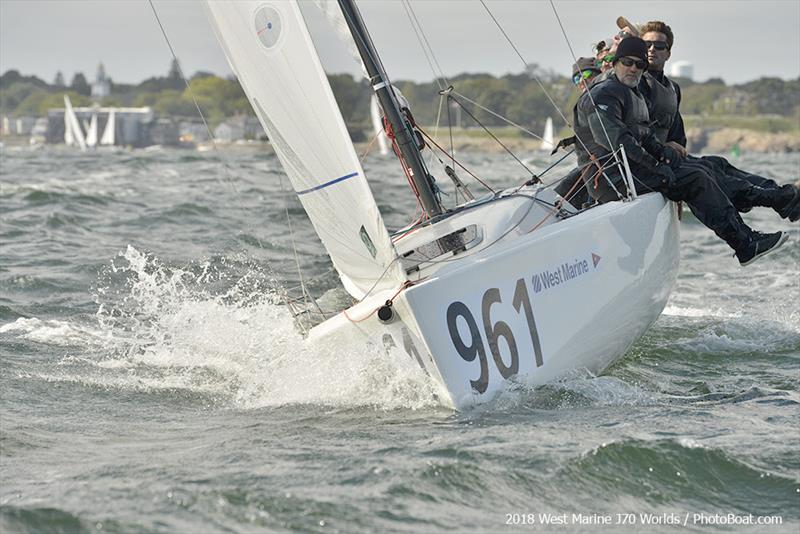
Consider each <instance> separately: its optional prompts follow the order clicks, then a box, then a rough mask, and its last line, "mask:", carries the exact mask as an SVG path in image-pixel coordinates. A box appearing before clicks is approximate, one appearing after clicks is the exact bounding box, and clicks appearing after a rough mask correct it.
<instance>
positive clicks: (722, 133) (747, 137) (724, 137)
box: [686, 128, 800, 153]
mask: <svg viewBox="0 0 800 534" xmlns="http://www.w3.org/2000/svg"><path fill="white" fill-rule="evenodd" d="M686 137H687V140H688V145H689V150H690V151H691V152H695V153H699V152H713V153H725V152H730V151H732V150H740V151H742V152H800V132H781V133H770V132H760V131H755V130H744V129H739V128H689V129H688V130H687V131H686Z"/></svg>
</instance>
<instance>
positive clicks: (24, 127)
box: [14, 117, 36, 135]
mask: <svg viewBox="0 0 800 534" xmlns="http://www.w3.org/2000/svg"><path fill="white" fill-rule="evenodd" d="M15 122H16V128H15V130H16V131H15V132H14V133H16V134H17V135H30V134H31V130H33V127H34V126H35V125H36V117H18V118H17V120H16V121H15Z"/></svg>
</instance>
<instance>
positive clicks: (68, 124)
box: [64, 95, 86, 151]
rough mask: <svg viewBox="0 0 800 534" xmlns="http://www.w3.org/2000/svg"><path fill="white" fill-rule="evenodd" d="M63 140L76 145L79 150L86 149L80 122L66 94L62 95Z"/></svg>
mask: <svg viewBox="0 0 800 534" xmlns="http://www.w3.org/2000/svg"><path fill="white" fill-rule="evenodd" d="M64 126H65V131H64V142H66V143H67V144H68V145H76V144H77V145H78V146H79V147H81V150H84V151H85V150H86V140H85V139H84V136H83V130H81V123H80V121H79V120H78V116H77V115H75V110H74V109H72V102H70V100H69V96H68V95H64Z"/></svg>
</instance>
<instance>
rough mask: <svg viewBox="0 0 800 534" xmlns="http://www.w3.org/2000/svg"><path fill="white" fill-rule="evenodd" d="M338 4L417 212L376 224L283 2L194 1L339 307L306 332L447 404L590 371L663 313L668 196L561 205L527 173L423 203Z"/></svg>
mask: <svg viewBox="0 0 800 534" xmlns="http://www.w3.org/2000/svg"><path fill="white" fill-rule="evenodd" d="M338 5H339V8H340V9H341V11H342V14H343V15H344V18H345V20H346V21H347V24H348V27H349V29H350V32H351V33H352V35H353V37H354V41H355V43H356V45H357V46H358V50H359V53H360V55H361V57H362V60H363V62H364V65H365V67H366V69H367V71H368V74H369V77H370V84H371V86H372V88H373V90H374V92H375V95H376V96H377V98H378V101H379V102H380V105H381V107H382V109H383V111H384V114H385V116H386V118H387V120H388V122H389V123H390V125H391V127H392V129H393V131H394V133H395V139H396V142H397V147H398V149H399V151H400V152H401V157H399V159H400V162H401V163H402V164H403V166H401V165H398V179H402V178H403V172H402V171H403V169H404V168H405V169H406V170H407V176H408V177H409V178H410V179H411V180H412V181H413V188H414V190H415V193H416V194H417V196H418V200H419V202H420V205H421V207H422V209H423V210H424V213H425V216H426V218H425V221H424V222H423V223H420V224H418V225H415V226H413V227H409V228H405V229H401V230H400V231H398V232H395V233H390V232H389V231H388V230H387V228H386V226H385V225H384V223H383V218H382V216H381V213H380V211H379V210H378V206H377V204H376V202H375V199H374V197H373V195H372V191H371V190H370V186H369V182H368V179H367V176H366V175H365V173H364V170H363V168H362V167H361V163H360V161H359V159H358V157H357V155H356V152H355V149H354V148H353V144H352V143H351V141H350V137H349V135H348V133H347V129H346V127H345V123H344V121H343V119H342V116H341V113H340V111H339V108H338V107H337V104H336V100H335V99H334V96H333V92H332V91H331V88H330V85H329V84H328V81H327V77H326V74H325V72H324V70H323V68H322V65H321V62H320V60H319V57H318V55H317V52H316V49H315V46H314V43H313V41H312V39H311V35H310V34H309V30H308V27H307V25H306V21H305V20H304V18H303V14H302V12H301V10H300V8H299V7H298V4H297V2H295V1H285V0H280V1H278V0H254V1H244V0H240V1H237V2H213V1H208V2H207V3H206V6H207V11H208V14H209V18H210V20H211V22H212V26H213V27H214V30H215V32H216V34H217V37H218V39H219V42H220V44H221V46H222V48H223V50H224V52H225V55H226V57H227V59H228V61H229V63H230V65H231V67H232V69H233V71H234V72H235V73H236V75H237V77H238V79H239V81H240V83H241V85H242V87H243V89H244V91H245V93H246V95H247V97H248V99H249V101H250V103H251V105H252V107H253V109H254V111H255V113H256V115H257V116H258V118H259V120H260V121H261V124H262V125H263V127H264V129H265V131H266V132H267V134H268V135H269V138H270V140H271V141H272V144H273V148H274V150H275V153H276V154H277V157H278V158H279V160H280V162H281V164H282V166H283V169H284V171H285V172H286V175H287V176H288V177H289V181H290V183H291V184H292V187H293V188H294V190H295V192H296V194H297V195H298V197H299V199H300V202H301V203H302V205H303V207H304V209H305V210H306V213H307V214H308V216H309V218H310V220H311V223H312V224H313V226H314V228H315V230H316V232H317V234H318V236H319V238H320V240H321V241H322V244H323V245H324V247H325V249H326V250H327V252H328V255H329V256H330V258H331V261H332V263H333V266H334V268H335V269H336V271H337V273H338V275H339V277H340V279H341V281H342V284H343V286H344V288H345V289H346V290H347V291H348V292H349V293H350V295H352V296H353V297H354V298H355V299H357V301H358V302H357V303H356V304H355V305H353V306H352V307H350V308H348V309H346V310H343V311H342V312H340V313H338V314H336V315H334V316H332V317H330V318H328V319H327V320H325V321H324V322H322V323H320V324H318V325H317V326H315V327H314V328H312V329H311V330H310V332H309V337H312V338H316V339H330V340H336V339H342V340H346V341H347V342H354V341H355V342H358V343H367V344H374V345H376V346H377V347H384V348H385V349H386V350H387V352H388V353H391V354H395V353H396V351H395V350H393V349H392V348H393V347H396V348H397V349H398V350H402V351H405V352H406V353H407V354H408V355H409V356H410V357H411V358H412V359H413V360H415V361H416V362H417V363H418V364H419V365H420V366H421V367H422V369H423V370H424V371H425V372H426V373H427V374H428V375H430V376H431V377H432V379H433V380H435V381H437V382H438V383H439V384H440V385H441V386H442V391H443V393H442V399H441V400H442V402H443V403H445V404H447V405H449V406H451V407H452V408H455V409H463V408H466V407H469V406H471V405H474V404H478V403H483V402H486V401H489V400H491V399H492V398H493V397H494V396H495V395H496V394H497V393H498V392H500V391H502V390H503V389H504V388H507V387H508V386H509V383H510V382H522V383H525V384H529V385H538V384H544V383H546V382H549V381H552V380H554V379H556V378H558V377H561V376H563V375H565V374H568V373H572V372H574V371H575V370H576V369H586V370H588V371H590V372H592V373H599V372H601V371H602V370H603V369H605V368H606V367H607V366H608V365H610V364H611V363H612V362H613V361H614V360H616V359H617V358H619V357H620V356H621V355H623V354H624V353H625V351H626V350H627V349H628V348H629V347H630V346H631V345H632V344H633V343H634V342H635V341H636V340H637V339H638V338H639V337H641V336H642V335H643V333H644V332H645V331H646V330H647V329H648V328H649V327H650V325H651V324H652V323H653V322H654V321H655V320H656V318H657V317H658V316H659V315H660V313H661V311H662V310H663V308H664V306H665V304H666V302H667V298H668V296H669V294H670V291H671V288H672V286H673V284H674V281H675V278H676V275H677V268H678V258H679V255H678V223H677V210H676V209H675V206H674V204H672V203H671V202H669V201H666V200H665V199H664V197H663V196H662V195H660V194H647V195H642V196H638V195H637V194H636V191H635V187H634V182H633V178H632V176H631V175H630V171H629V170H628V169H627V168H626V169H625V170H626V180H627V181H628V185H629V194H628V196H627V197H626V198H625V199H624V200H623V201H620V202H610V203H607V204H603V205H601V206H597V207H594V208H592V209H589V210H586V211H583V212H580V213H576V212H574V211H571V210H569V209H567V208H564V207H560V204H559V202H560V197H558V195H556V193H554V192H553V191H552V189H550V188H546V187H543V186H542V184H540V183H533V181H531V182H528V183H527V184H525V185H522V186H520V187H517V188H513V189H509V190H506V191H502V192H499V193H495V194H492V195H489V196H487V197H484V198H479V199H476V200H468V201H466V202H465V203H463V204H461V205H459V206H458V207H456V208H454V209H445V208H444V207H443V206H442V205H441V204H440V202H439V201H438V199H437V197H436V194H435V191H434V189H433V187H432V183H431V180H430V179H429V178H428V177H429V174H430V173H429V171H428V169H427V167H426V166H425V162H424V160H423V159H422V157H421V155H420V153H419V148H418V145H417V143H416V139H415V137H414V132H413V131H412V128H411V125H410V124H409V123H408V122H407V121H406V120H405V119H404V116H403V115H402V114H401V111H400V109H399V107H398V103H397V99H396V97H395V95H394V93H393V90H392V88H391V84H390V82H389V78H388V76H387V75H386V72H385V71H384V69H383V66H382V64H381V62H380V60H379V58H378V54H377V51H376V50H375V47H374V45H373V43H372V40H371V38H370V36H369V33H368V32H367V29H366V27H365V26H364V23H363V20H362V18H361V15H360V13H359V11H358V7H357V6H356V4H355V2H354V0H338ZM623 159H624V153H623Z"/></svg>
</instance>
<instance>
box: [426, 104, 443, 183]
mask: <svg viewBox="0 0 800 534" xmlns="http://www.w3.org/2000/svg"><path fill="white" fill-rule="evenodd" d="M444 100H445V98H444V96H443V95H442V96H439V109H438V110H437V111H436V124H435V125H434V127H433V137H436V136H438V135H439V122H440V121H441V119H442V103H443V102H444ZM434 157H436V154H434V152H433V150H431V155H430V157H429V158H428V167H430V166H431V163H433V158H434Z"/></svg>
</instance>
